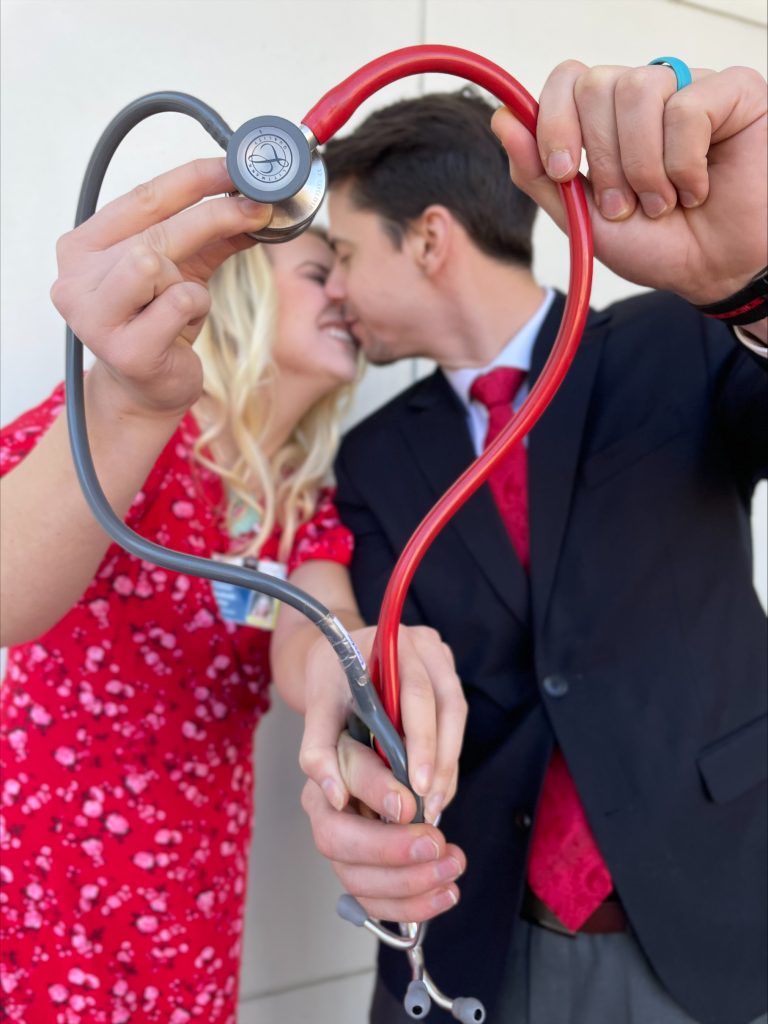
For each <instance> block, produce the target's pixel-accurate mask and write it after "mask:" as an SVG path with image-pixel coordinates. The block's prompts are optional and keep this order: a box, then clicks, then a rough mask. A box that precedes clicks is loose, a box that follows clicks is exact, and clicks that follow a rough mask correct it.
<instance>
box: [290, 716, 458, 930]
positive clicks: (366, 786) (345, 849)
mask: <svg viewBox="0 0 768 1024" xmlns="http://www.w3.org/2000/svg"><path fill="white" fill-rule="evenodd" d="M338 751H339V759H340V761H341V763H342V765H343V770H344V776H345V783H346V786H347V787H348V789H349V791H350V792H352V793H353V794H354V795H355V796H356V797H357V798H358V799H359V801H360V804H361V807H360V810H356V809H355V808H353V807H352V806H351V805H347V806H346V807H345V808H344V809H343V810H336V809H335V808H334V807H332V806H331V805H330V804H329V803H328V800H327V799H326V797H325V795H324V794H323V792H322V791H321V789H320V787H319V786H318V784H317V783H316V782H315V781H313V780H312V779H310V780H309V781H308V782H307V783H306V785H305V787H304V793H303V795H302V804H303V806H304V810H305V811H306V812H307V814H308V816H309V819H310V822H311V824H312V833H313V836H314V840H315V845H316V846H317V848H318V850H319V851H320V852H321V853H322V854H324V856H326V857H327V858H328V859H329V860H330V861H331V865H332V867H333V870H334V871H335V873H336V876H337V877H338V879H339V881H340V882H341V884H342V885H343V886H344V888H345V889H346V891H347V892H349V893H351V894H352V895H353V896H355V897H356V898H357V899H358V900H359V901H360V903H361V904H362V905H363V907H365V910H366V911H367V912H368V914H370V916H371V917H374V918H377V919H379V920H384V921H427V920H429V918H432V917H435V916H437V915H438V914H441V913H443V912H444V911H446V910H450V909H451V907H454V906H455V905H456V903H457V902H458V899H459V889H458V886H457V885H456V884H455V879H457V878H458V877H459V876H460V875H461V874H462V873H463V871H464V870H465V868H466V859H465V857H464V854H463V853H462V851H461V850H460V849H459V848H458V847H457V846H454V845H452V844H449V843H446V841H445V837H444V836H443V834H442V832H440V831H439V830H438V829H437V828H434V827H433V826H431V825H401V824H397V823H396V822H398V821H409V820H410V819H411V817H412V816H413V814H414V811H415V802H414V800H413V796H412V795H411V794H410V793H409V792H408V791H407V790H406V789H405V788H404V787H402V786H399V785H398V784H397V783H395V782H394V780H393V778H392V775H391V773H390V772H389V770H388V769H387V768H385V766H384V764H383V763H382V761H381V760H380V759H379V757H378V755H377V754H375V753H374V752H373V751H372V750H371V749H370V748H367V747H365V746H363V745H362V744H361V743H358V742H356V741H355V740H353V739H350V737H349V736H348V735H344V736H342V737H341V739H340V740H339V743H338ZM393 793H394V794H397V795H398V796H399V799H400V803H399V805H398V804H396V803H393V801H392V797H393ZM371 812H373V814H374V815H378V816H382V817H386V818H388V819H390V821H387V822H384V821H380V820H378V818H376V817H372V816H371Z"/></svg>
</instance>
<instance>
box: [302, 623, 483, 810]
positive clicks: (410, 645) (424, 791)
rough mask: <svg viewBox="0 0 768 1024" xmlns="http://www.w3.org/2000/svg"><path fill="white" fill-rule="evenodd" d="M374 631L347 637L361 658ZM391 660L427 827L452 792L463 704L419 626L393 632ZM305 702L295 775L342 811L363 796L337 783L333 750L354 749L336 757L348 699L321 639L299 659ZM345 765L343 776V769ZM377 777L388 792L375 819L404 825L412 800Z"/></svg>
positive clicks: (445, 654) (447, 659)
mask: <svg viewBox="0 0 768 1024" xmlns="http://www.w3.org/2000/svg"><path fill="white" fill-rule="evenodd" d="M375 633H376V631H375V629H374V628H373V627H366V628H364V629H359V630H355V631H354V632H353V633H352V634H351V635H352V637H353V638H354V640H355V643H356V644H357V646H358V647H359V648H360V650H361V651H362V653H363V656H364V657H366V659H367V657H368V655H369V653H370V649H371V646H372V643H373V638H374V636H375ZM398 657H399V668H400V687H401V694H400V706H401V714H402V722H403V732H404V736H405V747H406V752H407V755H408V771H409V775H410V780H411V785H412V786H413V788H414V789H415V790H416V792H417V793H418V794H419V795H420V796H423V797H424V809H425V814H426V817H427V819H428V820H429V821H434V820H435V818H436V817H437V815H438V814H439V813H440V812H441V811H442V809H443V807H445V806H446V804H447V803H448V802H449V801H450V800H451V798H452V797H453V795H454V793H455V792H456V784H457V779H458V760H459V753H460V751H461V744H462V740H463V737H464V725H465V722H466V717H467V705H466V701H465V699H464V694H463V692H462V689H461V683H460V681H459V678H458V676H457V675H456V669H455V666H454V661H453V656H452V654H451V652H450V649H449V648H448V647H447V646H446V645H445V644H444V643H443V642H442V641H441V639H440V637H439V635H438V634H437V633H436V632H435V630H433V629H428V628H427V627H424V626H413V627H405V626H403V627H401V628H400V633H399V636H398ZM305 701H306V710H305V716H306V718H305V726H304V738H303V741H302V745H301V754H300V763H301V767H302V769H303V771H304V772H305V774H306V775H308V776H309V778H310V779H312V780H313V781H314V782H315V783H316V784H317V786H319V787H320V788H321V789H322V790H323V792H324V793H325V795H326V797H327V798H328V800H329V801H330V803H331V804H332V805H333V806H334V807H335V808H336V809H337V810H341V809H342V808H343V807H344V806H345V805H346V803H347V800H348V799H349V794H350V792H351V793H352V794H353V795H354V796H356V797H358V798H360V799H362V800H363V801H365V796H364V794H363V793H361V792H359V791H357V790H356V789H354V788H352V787H350V785H349V780H347V781H345V779H344V771H343V770H344V768H345V765H344V763H343V758H342V757H341V751H342V750H350V749H352V750H354V749H355V748H354V747H352V748H349V747H348V746H347V747H341V748H339V750H338V751H337V745H338V740H339V734H340V733H342V732H343V731H344V729H345V725H346V720H347V716H348V715H349V713H350V711H351V710H353V707H352V695H351V693H350V691H349V685H348V683H347V681H346V678H345V676H344V674H343V672H342V670H341V668H340V666H339V663H338V660H337V658H336V655H335V654H334V653H333V651H332V649H331V647H330V645H329V644H328V643H327V641H326V640H325V639H324V638H322V637H321V638H320V639H318V640H317V641H316V642H315V643H314V645H313V646H312V648H311V650H310V652H309V656H308V658H307V668H306V691H305ZM355 746H360V744H356V745H355ZM355 763H356V762H355ZM346 767H347V769H348V770H349V767H350V766H349V765H347V766H346ZM351 774H354V773H353V772H352V773H351ZM385 777H386V779H387V780H388V785H389V791H388V793H387V794H386V795H385V796H386V799H385V796H384V795H382V799H381V811H380V813H382V814H384V815H386V817H388V818H390V819H392V820H393V821H410V820H411V818H412V817H413V815H414V813H415V802H414V800H413V797H412V795H411V794H410V793H409V791H408V790H407V789H406V787H405V786H402V785H400V783H398V782H397V781H396V780H395V778H394V776H393V775H392V774H391V773H390V772H389V771H385ZM379 778H380V779H382V778H384V776H382V777H379ZM377 794H378V791H377ZM369 806H370V805H369ZM377 809H378V805H377Z"/></svg>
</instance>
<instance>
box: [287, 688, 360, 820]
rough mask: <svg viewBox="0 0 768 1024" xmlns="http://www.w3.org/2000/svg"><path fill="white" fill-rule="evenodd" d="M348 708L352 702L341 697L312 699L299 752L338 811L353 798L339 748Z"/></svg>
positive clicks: (306, 768) (302, 762)
mask: <svg viewBox="0 0 768 1024" xmlns="http://www.w3.org/2000/svg"><path fill="white" fill-rule="evenodd" d="M347 712H348V706H347V704H346V703H345V702H343V701H341V700H338V701H329V700H324V701H314V700H308V701H307V710H306V713H305V717H304V736H303V739H302V741H301V751H300V753H299V764H300V765H301V770H302V771H303V772H304V774H305V775H306V776H307V777H308V778H310V779H312V781H313V782H315V783H317V785H318V786H319V787H320V788H321V789H322V791H323V793H324V794H325V797H326V799H327V800H328V802H329V803H330V804H331V805H332V806H333V807H335V808H336V810H337V811H340V810H342V809H343V808H344V807H345V806H346V804H347V801H348V800H349V791H348V790H347V787H346V785H345V783H344V780H343V778H342V775H341V769H340V765H339V757H338V750H337V747H338V743H339V736H340V735H341V733H342V732H343V731H344V729H345V726H346V718H347Z"/></svg>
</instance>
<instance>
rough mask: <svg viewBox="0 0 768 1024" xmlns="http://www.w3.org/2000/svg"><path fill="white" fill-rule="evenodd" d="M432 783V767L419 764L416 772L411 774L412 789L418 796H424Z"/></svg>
mask: <svg viewBox="0 0 768 1024" xmlns="http://www.w3.org/2000/svg"><path fill="white" fill-rule="evenodd" d="M431 782H432V765H431V764H420V765H419V767H418V768H417V769H416V771H415V772H414V773H413V788H414V789H415V790H416V792H417V793H418V794H419V796H424V795H425V793H427V792H428V791H429V786H430V783H431Z"/></svg>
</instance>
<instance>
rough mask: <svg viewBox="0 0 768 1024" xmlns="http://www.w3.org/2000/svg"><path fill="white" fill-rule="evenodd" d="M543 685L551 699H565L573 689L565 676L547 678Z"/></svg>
mask: <svg viewBox="0 0 768 1024" xmlns="http://www.w3.org/2000/svg"><path fill="white" fill-rule="evenodd" d="M541 685H542V686H543V687H544V692H545V693H546V694H547V696H549V697H564V696H565V695H566V694H567V693H568V691H569V689H570V688H571V687H570V683H569V682H568V680H567V679H566V678H565V676H560V675H552V676H545V677H544V681H543V683H542V684H541Z"/></svg>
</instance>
